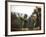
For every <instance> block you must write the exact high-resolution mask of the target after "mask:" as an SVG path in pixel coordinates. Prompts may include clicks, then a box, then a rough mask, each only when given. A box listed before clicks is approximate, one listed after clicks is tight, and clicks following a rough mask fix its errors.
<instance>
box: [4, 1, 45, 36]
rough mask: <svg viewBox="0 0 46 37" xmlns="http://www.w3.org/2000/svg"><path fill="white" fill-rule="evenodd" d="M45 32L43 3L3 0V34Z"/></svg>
mask: <svg viewBox="0 0 46 37" xmlns="http://www.w3.org/2000/svg"><path fill="white" fill-rule="evenodd" d="M37 34H45V3H44V2H28V1H5V36H21V35H37Z"/></svg>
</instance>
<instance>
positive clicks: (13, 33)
mask: <svg viewBox="0 0 46 37" xmlns="http://www.w3.org/2000/svg"><path fill="white" fill-rule="evenodd" d="M10 5H33V6H41V8H42V11H41V12H42V13H41V30H38V31H18V32H17V31H14V32H11V20H10V19H11V18H10V17H11V13H10ZM7 9H8V35H17V34H35V33H43V32H44V23H43V22H44V20H43V19H44V13H43V12H44V11H43V10H44V8H43V4H32V3H30V4H28V3H16V2H8V7H7Z"/></svg>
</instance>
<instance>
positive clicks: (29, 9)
mask: <svg viewBox="0 0 46 37" xmlns="http://www.w3.org/2000/svg"><path fill="white" fill-rule="evenodd" d="M35 8H36V7H35V6H29V5H13V6H11V12H15V13H20V14H21V13H22V14H23V15H24V14H27V15H28V17H29V16H31V15H32V13H33V12H34V9H35Z"/></svg>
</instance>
